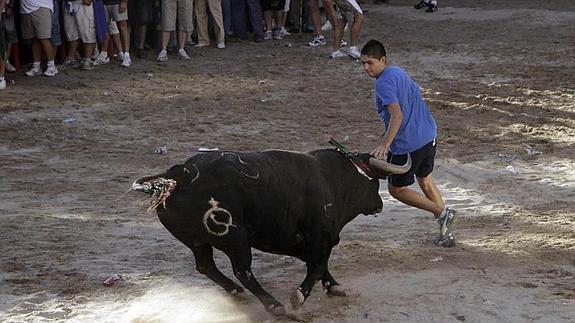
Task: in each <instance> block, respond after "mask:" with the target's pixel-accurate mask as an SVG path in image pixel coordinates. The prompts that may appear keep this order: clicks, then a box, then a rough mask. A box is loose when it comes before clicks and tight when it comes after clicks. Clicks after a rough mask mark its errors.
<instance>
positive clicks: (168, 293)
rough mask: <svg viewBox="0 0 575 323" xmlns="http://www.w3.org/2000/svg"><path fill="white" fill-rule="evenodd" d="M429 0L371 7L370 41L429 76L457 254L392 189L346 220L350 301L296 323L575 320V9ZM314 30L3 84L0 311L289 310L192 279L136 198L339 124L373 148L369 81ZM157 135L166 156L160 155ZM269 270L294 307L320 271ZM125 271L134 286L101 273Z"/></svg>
mask: <svg viewBox="0 0 575 323" xmlns="http://www.w3.org/2000/svg"><path fill="white" fill-rule="evenodd" d="M413 2H415V1H396V0H392V1H391V5H389V6H373V5H371V4H366V5H365V8H367V9H369V12H368V13H367V19H366V27H365V31H364V33H363V36H362V39H361V43H364V42H365V41H367V40H368V39H369V38H377V39H380V40H382V41H384V42H385V44H386V45H387V48H388V52H389V56H390V57H391V59H392V61H393V62H394V63H396V64H398V65H400V66H402V67H404V68H405V69H406V70H407V71H408V72H409V73H411V74H412V76H413V77H414V79H415V80H417V81H418V82H419V83H420V85H421V87H422V89H423V92H424V95H425V98H426V100H427V101H428V102H429V105H430V107H431V109H432V110H433V113H434V115H435V117H436V119H437V122H438V125H439V129H440V136H439V138H438V140H439V151H438V159H437V169H436V171H435V173H434V174H435V179H436V181H437V183H438V185H439V186H440V189H441V190H442V192H443V193H444V195H445V198H446V201H447V203H448V204H450V205H452V206H453V207H454V208H456V209H457V210H458V211H459V215H460V218H459V220H458V222H457V223H456V228H455V233H456V237H457V241H458V246H457V247H456V248H453V249H443V248H439V247H436V246H434V245H433V243H432V240H433V238H434V237H435V236H436V234H437V230H438V228H437V224H436V223H435V222H434V221H433V219H432V217H431V216H429V215H428V214H425V213H424V212H422V211H418V210H415V209H413V208H410V207H407V206H404V205H401V204H400V203H398V202H396V201H394V200H393V199H392V198H390V196H389V194H388V193H387V191H386V188H385V183H383V185H382V190H381V196H382V198H383V200H384V212H383V213H382V214H380V215H379V216H377V217H374V216H369V217H366V216H359V217H358V218H357V219H356V220H354V221H353V222H352V223H350V224H349V225H348V226H347V227H346V228H345V230H344V232H343V233H342V236H341V238H342V241H341V243H340V245H338V246H337V247H336V248H335V249H334V251H333V254H332V257H331V261H330V265H331V268H332V273H333V274H334V276H335V277H336V279H338V280H339V281H340V283H342V284H343V285H344V286H345V287H346V288H347V291H348V293H349V296H348V297H346V298H332V297H327V296H325V294H324V293H323V292H322V291H321V289H320V288H319V286H316V288H315V289H314V291H313V293H312V295H311V296H310V298H309V299H308V300H307V302H306V303H305V305H304V306H303V308H302V309H301V310H300V311H298V312H295V313H293V315H294V318H296V319H298V320H300V321H305V322H336V321H337V322H380V321H392V322H395V321H406V322H454V321H466V322H492V321H497V322H531V321H535V322H561V321H564V322H573V321H575V163H574V161H573V157H574V156H575V59H574V57H575V50H574V48H575V38H574V36H575V23H574V22H575V2H573V1H571V0H550V1H538V0H522V1H519V0H508V1H487V0H473V1H470V0H458V1H456V0H452V1H449V0H444V1H441V2H440V5H441V7H440V10H439V11H438V12H437V13H434V14H425V13H424V12H422V11H417V10H414V9H413V8H412V7H411V6H412V5H413V4H414V3H413ZM308 37H309V35H293V36H291V37H290V38H288V39H286V40H283V41H273V42H267V43H262V44H254V43H244V42H241V43H240V42H235V41H232V42H230V44H229V46H228V48H227V49H225V50H217V49H215V48H203V49H193V50H192V52H191V56H192V61H191V62H179V61H176V60H174V59H173V57H171V58H172V59H171V60H170V61H169V62H167V63H165V64H156V63H155V62H153V61H151V60H148V61H142V60H136V61H135V64H134V66H133V67H132V68H130V69H129V70H126V69H120V68H119V67H117V66H111V65H108V66H105V67H102V68H98V70H96V71H94V72H89V73H83V72H80V71H76V70H65V71H62V72H61V74H60V75H58V76H57V77H55V78H52V79H47V78H34V79H25V78H24V77H23V76H21V75H18V76H16V84H15V86H11V87H9V89H8V90H6V91H3V92H2V93H0V95H1V102H0V133H1V136H0V179H1V180H0V200H1V202H0V217H1V224H0V280H1V283H0V321H2V322H32V321H38V322H56V321H70V322H252V321H278V322H280V321H289V319H285V318H284V319H275V318H273V317H271V316H270V315H269V314H267V313H266V312H265V311H264V310H263V307H262V306H261V305H260V303H259V302H258V301H257V300H256V298H255V297H254V296H253V295H252V294H250V293H249V292H246V293H243V294H241V295H239V296H237V297H233V296H230V295H226V294H225V293H224V292H223V290H222V289H221V288H219V287H217V286H216V285H215V284H214V283H213V282H211V281H210V280H208V279H207V278H206V277H204V276H202V275H201V274H199V273H197V271H196V270H195V268H194V260H193V257H192V254H191V251H189V250H188V249H187V248H186V247H184V245H182V244H181V243H180V242H178V241H177V240H176V239H174V238H173V237H172V236H171V235H170V234H169V233H168V232H167V231H166V230H165V229H164V228H163V227H162V226H161V225H160V223H159V221H158V220H157V218H156V217H155V216H153V215H149V214H147V213H146V210H145V199H144V198H143V197H142V196H141V195H139V194H137V193H135V192H128V193H126V192H127V190H128V189H129V188H130V185H131V183H132V181H133V180H134V179H135V178H137V177H139V176H143V175H148V174H152V173H155V172H158V171H161V170H164V169H166V168H168V167H170V166H171V165H173V164H175V163H178V162H182V161H184V160H185V159H186V158H188V157H190V156H191V155H192V154H194V152H195V151H196V149H197V148H198V147H201V146H216V147H220V148H223V149H233V150H261V149H267V148H281V149H291V150H299V151H306V150H310V149H315V148H322V147H328V145H327V141H328V139H329V137H330V136H334V137H336V138H338V139H340V140H342V141H344V142H345V143H347V144H348V145H351V146H353V147H354V148H356V149H359V150H362V151H369V150H370V149H372V148H373V147H374V146H375V145H376V143H377V139H378V136H379V133H380V132H381V129H382V128H381V125H380V122H379V121H378V119H377V116H376V114H375V112H374V109H373V106H372V95H373V91H372V86H373V83H372V82H373V81H372V80H370V79H369V78H368V77H367V76H366V75H364V73H363V71H362V69H361V66H360V64H359V63H358V62H354V61H353V60H351V59H340V60H336V61H335V60H329V59H327V58H326V57H327V55H328V54H329V52H330V49H329V48H327V47H326V48H309V47H306V46H305V44H306V42H307V41H308ZM288 42H289V43H291V44H292V45H293V46H292V47H287V46H286V44H287V43H288ZM70 118H73V120H71V121H70V120H68V121H69V122H64V120H67V119H70ZM526 145H528V146H529V147H531V148H533V149H535V150H537V151H539V152H540V154H534V155H532V156H530V155H529V154H528V153H527V146H526ZM161 146H166V147H167V149H168V154H167V155H157V154H154V149H156V148H157V147H161ZM216 258H217V259H216V261H217V263H218V264H219V265H220V267H221V268H222V270H223V271H224V272H225V273H226V274H228V275H229V276H230V277H231V276H232V275H231V272H230V265H229V262H228V260H227V259H226V258H225V257H224V256H223V255H222V254H221V253H218V254H217V255H216ZM253 271H254V274H255V275H256V276H257V277H258V278H259V281H260V282H261V283H262V285H263V286H264V287H265V288H266V289H267V290H268V291H269V292H271V293H272V294H273V295H274V296H276V298H278V299H279V300H280V301H281V302H283V303H284V304H286V305H287V304H289V301H288V299H289V295H290V294H291V292H292V291H293V290H294V289H295V288H296V287H297V285H298V284H299V283H300V282H301V281H302V280H303V278H304V275H305V270H304V266H303V264H302V263H301V262H300V261H298V260H296V259H293V258H289V257H281V256H275V255H270V254H264V253H260V252H257V251H255V252H254V264H253ZM113 274H120V275H122V276H123V277H124V279H123V280H122V281H120V282H118V283H116V284H115V285H113V286H111V287H105V286H103V285H102V281H103V280H104V279H105V278H107V277H109V276H110V275H113Z"/></svg>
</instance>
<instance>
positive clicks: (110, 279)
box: [102, 274, 123, 287]
mask: <svg viewBox="0 0 575 323" xmlns="http://www.w3.org/2000/svg"><path fill="white" fill-rule="evenodd" d="M122 279H123V278H122V275H119V274H115V275H112V276H110V277H108V278H106V280H104V281H103V282H102V284H104V286H107V287H110V286H112V285H114V284H115V283H117V282H119V281H120V280H122Z"/></svg>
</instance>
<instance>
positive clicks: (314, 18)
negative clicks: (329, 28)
mask: <svg viewBox="0 0 575 323" xmlns="http://www.w3.org/2000/svg"><path fill="white" fill-rule="evenodd" d="M318 1H319V0H308V1H307V5H308V7H309V16H310V19H311V24H312V26H313V33H314V35H316V36H319V35H321V17H320V16H319V3H318Z"/></svg>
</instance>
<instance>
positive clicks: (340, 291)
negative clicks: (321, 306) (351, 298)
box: [321, 268, 347, 296]
mask: <svg viewBox="0 0 575 323" xmlns="http://www.w3.org/2000/svg"><path fill="white" fill-rule="evenodd" d="M321 282H322V285H323V288H324V289H325V291H326V292H327V294H328V295H332V296H347V294H346V292H345V289H344V288H343V287H341V285H340V284H339V283H338V282H337V281H335V278H333V276H332V275H331V274H330V272H329V270H328V269H327V268H326V269H325V271H324V272H323V277H322V278H321Z"/></svg>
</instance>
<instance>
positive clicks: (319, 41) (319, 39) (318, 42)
mask: <svg viewBox="0 0 575 323" xmlns="http://www.w3.org/2000/svg"><path fill="white" fill-rule="evenodd" d="M326 43H327V42H326V41H325V37H323V35H317V36H315V37H313V39H312V41H310V42H309V43H307V44H308V46H311V47H317V46H323V45H325V44H326Z"/></svg>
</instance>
